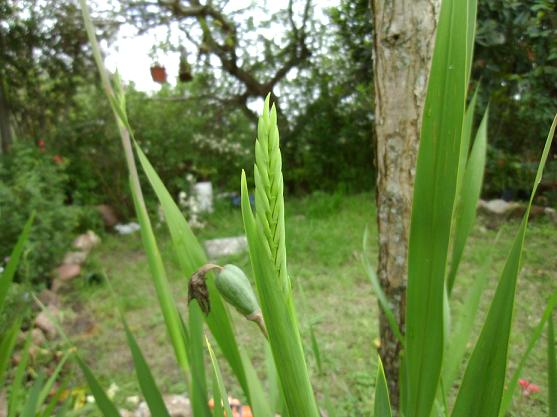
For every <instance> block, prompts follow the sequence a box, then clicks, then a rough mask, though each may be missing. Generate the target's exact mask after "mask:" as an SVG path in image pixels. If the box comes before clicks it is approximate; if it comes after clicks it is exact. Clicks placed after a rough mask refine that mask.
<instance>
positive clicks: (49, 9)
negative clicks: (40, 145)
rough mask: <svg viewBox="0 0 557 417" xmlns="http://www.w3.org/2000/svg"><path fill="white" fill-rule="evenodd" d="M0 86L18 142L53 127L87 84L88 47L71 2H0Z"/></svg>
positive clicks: (88, 73) (5, 108)
mask: <svg viewBox="0 0 557 417" xmlns="http://www.w3.org/2000/svg"><path fill="white" fill-rule="evenodd" d="M0 20H2V21H3V22H5V24H2V25H1V26H0V61H1V62H2V67H1V68H0V85H1V86H2V93H3V94H1V95H0V97H1V96H3V97H1V98H3V100H4V101H3V102H2V103H0V104H1V105H3V106H2V109H3V111H4V112H8V113H10V116H11V117H12V119H13V120H12V123H11V124H12V128H14V129H15V130H16V135H17V136H19V137H22V138H24V137H38V136H39V135H43V134H45V133H46V131H48V130H50V129H52V128H54V126H55V124H56V123H57V121H58V119H59V117H60V115H61V114H62V113H63V112H64V111H66V110H67V109H68V107H69V105H70V104H71V98H72V95H73V93H74V92H75V90H76V88H77V86H78V85H80V84H83V83H84V82H91V81H92V79H91V75H92V74H93V73H92V72H91V71H90V69H91V59H90V52H89V51H90V48H88V44H87V37H86V34H85V31H84V30H83V23H82V21H81V19H80V15H79V9H78V7H77V5H76V4H75V3H74V2H72V1H53V0H48V1H43V2H37V1H33V0H25V1H12V0H7V1H2V2H1V3H0Z"/></svg>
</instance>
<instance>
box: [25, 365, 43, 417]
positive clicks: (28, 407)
mask: <svg viewBox="0 0 557 417" xmlns="http://www.w3.org/2000/svg"><path fill="white" fill-rule="evenodd" d="M43 380H44V375H43V374H39V376H38V378H37V379H36V380H35V382H34V383H33V386H32V387H31V390H30V391H29V394H28V395H27V401H25V405H24V406H23V410H22V411H21V415H20V416H21V417H35V414H36V413H37V408H38V407H39V396H40V393H41V389H42V387H43Z"/></svg>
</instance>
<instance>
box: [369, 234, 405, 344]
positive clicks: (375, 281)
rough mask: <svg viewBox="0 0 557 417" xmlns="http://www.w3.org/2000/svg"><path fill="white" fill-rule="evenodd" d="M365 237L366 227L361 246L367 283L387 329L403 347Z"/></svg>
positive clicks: (401, 338)
mask: <svg viewBox="0 0 557 417" xmlns="http://www.w3.org/2000/svg"><path fill="white" fill-rule="evenodd" d="M367 236H368V232H367V227H366V229H365V230H364V239H363V243H362V246H363V248H362V264H363V266H364V271H365V272H366V274H367V276H368V278H369V281H370V282H371V287H372V288H373V292H374V293H375V296H376V297H377V300H378V301H379V305H380V306H381V310H382V311H383V314H385V317H386V319H387V323H389V327H390V328H391V331H392V332H393V334H394V335H395V337H396V338H397V340H398V341H399V342H400V344H401V345H402V346H404V338H403V337H402V333H401V332H400V329H399V327H398V323H397V321H396V319H395V315H394V313H393V309H392V306H391V303H390V302H389V300H388V299H387V296H386V295H385V293H384V292H383V288H381V284H380V283H379V278H377V274H376V273H375V270H374V269H373V266H372V265H371V262H370V260H369V258H368V255H367V254H368V244H367Z"/></svg>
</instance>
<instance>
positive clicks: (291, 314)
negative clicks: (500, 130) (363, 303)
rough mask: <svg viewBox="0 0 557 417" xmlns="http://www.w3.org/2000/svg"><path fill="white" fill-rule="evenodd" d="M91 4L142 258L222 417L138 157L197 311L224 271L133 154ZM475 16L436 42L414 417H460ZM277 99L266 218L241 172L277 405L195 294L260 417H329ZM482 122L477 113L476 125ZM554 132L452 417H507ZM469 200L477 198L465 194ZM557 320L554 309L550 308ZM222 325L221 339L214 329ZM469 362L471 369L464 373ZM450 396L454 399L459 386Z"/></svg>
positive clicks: (421, 220) (263, 123) (263, 139)
mask: <svg viewBox="0 0 557 417" xmlns="http://www.w3.org/2000/svg"><path fill="white" fill-rule="evenodd" d="M81 4H82V8H83V16H84V20H85V22H86V26H87V31H88V34H89V36H90V39H91V42H92V44H93V48H94V52H95V58H96V60H97V64H98V66H99V70H100V74H101V79H102V81H103V87H104V89H105V93H106V95H107V98H108V100H109V101H110V104H111V107H112V110H113V112H114V116H115V118H116V119H117V123H118V125H119V128H120V134H121V138H122V143H123V147H124V150H125V154H126V161H127V165H128V170H129V174H130V183H131V191H132V196H133V199H134V205H135V208H136V212H137V215H138V219H139V222H140V224H141V234H142V238H143V244H144V247H145V251H146V255H147V258H148V261H149V267H150V270H151V274H152V279H153V283H154V286H155V289H156V293H157V298H158V302H159V305H160V307H161V310H162V314H163V318H164V322H165V325H166V328H167V331H168V334H169V337H170V340H171V342H172V346H173V348H174V352H175V356H176V361H177V364H178V366H179V367H180V369H181V371H182V372H183V373H184V379H185V381H186V387H187V390H188V394H189V396H190V398H191V400H192V405H193V407H192V408H193V413H194V415H195V416H196V417H198V416H208V415H211V413H210V411H209V410H208V407H207V398H208V389H207V384H206V373H205V369H204V367H203V363H204V361H203V355H204V352H203V350H202V347H203V345H204V344H203V338H202V332H203V317H202V316H201V315H200V310H199V306H198V304H197V303H196V302H195V301H193V302H191V303H190V304H189V311H188V313H189V314H188V320H187V322H186V321H185V320H183V319H182V317H181V314H180V312H179V310H178V309H177V307H176V303H175V300H174V297H173V294H172V292H171V291H170V285H169V281H168V279H167V275H166V272H165V267H164V263H163V262H162V258H161V254H160V251H159V247H158V244H157V240H156V238H155V235H154V233H153V230H152V227H151V223H150V220H149V217H148V214H147V210H146V207H145V203H144V200H143V196H142V191H141V185H140V182H139V178H138V173H137V171H136V167H135V156H134V154H133V153H132V149H133V145H132V143H133V144H135V150H136V153H137V155H138V156H139V160H140V163H141V166H142V168H143V170H144V172H145V174H146V175H147V177H148V180H149V182H150V184H151V186H152V188H153V190H154V192H155V193H156V194H157V197H158V199H159V201H160V204H161V205H162V207H163V209H164V211H165V215H166V218H167V225H168V227H169V231H170V234H171V239H172V244H173V247H174V249H175V250H176V252H177V255H178V259H179V260H180V269H181V271H182V273H183V274H184V275H186V276H188V275H191V276H192V278H191V281H190V283H189V288H190V300H194V299H199V297H198V296H195V297H191V294H192V288H193V287H194V286H197V285H198V284H197V283H195V282H194V280H197V279H198V278H199V275H198V274H199V273H200V271H202V270H204V269H205V268H207V267H208V266H210V267H211V268H212V267H214V265H204V266H202V267H201V268H200V264H201V263H202V262H203V258H204V255H203V253H202V250H201V247H200V244H199V242H198V240H197V239H196V237H195V236H194V235H193V233H192V231H191V230H190V228H189V227H188V224H187V222H186V221H185V219H184V217H183V216H182V215H181V213H180V211H179V209H178V207H177V206H176V203H175V202H174V201H173V199H172V197H171V195H170V194H169V193H168V191H167V190H166V188H165V187H164V185H163V183H162V182H161V180H160V178H159V176H158V175H157V174H156V171H155V170H154V169H153V167H152V165H151V164H150V162H149V161H148V159H147V157H146V155H145V153H144V152H143V151H142V150H141V148H140V147H139V145H138V144H137V143H135V142H132V141H134V135H133V132H132V129H131V126H130V124H129V119H128V116H127V112H126V99H125V96H124V94H123V90H122V88H121V84H120V81H119V79H118V78H116V79H115V89H113V87H112V84H111V81H110V80H109V78H108V76H107V73H106V71H105V69H104V67H103V63H102V60H101V57H100V52H99V49H98V45H97V43H96V38H95V36H94V28H93V25H92V23H91V21H90V17H89V14H88V10H87V8H86V4H85V0H81ZM475 13H476V3H475V2H474V1H469V2H460V1H458V0H444V1H443V3H442V8H441V14H440V20H439V25H438V29H437V33H436V43H435V50H434V54H433V61H432V67H431V74H430V79H429V86H428V93H427V97H426V102H425V111H424V115H425V116H424V120H423V124H422V130H421V141H420V149H419V153H418V161H417V168H416V183H415V189H414V199H413V211H412V221H411V232H410V246H409V262H408V265H409V274H408V275H409V284H408V296H407V311H406V317H407V318H408V321H407V329H406V334H405V338H404V347H405V356H404V358H405V360H404V367H403V377H402V378H401V386H400V390H401V394H402V395H401V397H402V401H401V410H400V412H401V413H402V414H403V415H405V416H408V417H429V416H431V415H432V413H433V411H434V409H435V408H439V410H440V412H439V414H440V415H448V413H449V407H448V401H447V392H446V389H445V387H444V386H443V384H442V378H441V375H442V368H443V365H444V360H443V352H444V350H445V348H448V349H450V347H451V343H452V340H451V337H450V336H451V333H450V326H449V324H450V322H449V319H450V299H449V295H448V293H447V289H446V285H447V284H446V273H447V271H446V266H447V261H448V258H449V247H450V242H451V239H454V238H455V235H456V236H457V237H458V235H459V234H464V235H465V237H464V238H460V239H457V241H459V242H462V241H465V240H466V235H468V234H469V233H470V230H471V227H469V226H465V227H456V228H454V229H453V223H454V215H455V209H454V207H455V202H459V203H460V204H461V205H462V207H473V206H475V204H474V203H475V201H474V200H476V199H477V198H478V193H477V192H476V191H474V190H476V189H477V183H478V181H477V178H480V179H481V174H479V172H471V173H470V174H468V173H464V174H462V175H461V174H460V172H461V171H464V169H465V168H466V169H469V170H474V171H480V170H481V169H482V168H483V167H482V166H481V163H480V162H479V161H481V160H482V158H479V159H477V157H476V156H475V155H476V154H480V153H482V152H485V125H484V127H483V129H482V133H481V134H480V137H483V139H482V140H483V141H484V142H483V144H482V146H480V147H478V148H476V149H480V150H478V151H476V152H472V154H471V155H470V157H469V156H468V146H467V144H469V143H470V138H469V136H470V135H471V129H468V128H466V129H465V128H463V126H464V127H466V126H467V122H469V121H470V120H471V117H470V118H466V117H465V114H466V113H465V110H466V106H465V103H466V88H467V84H468V81H469V74H470V72H469V68H470V65H471V62H472V49H473V48H472V40H473V39H474V35H475V16H476V14H475ZM463 16H464V17H465V18H464V19H463V18H462V17H463ZM269 99H270V96H268V97H267V99H266V101H265V105H264V109H263V114H262V116H261V117H260V119H259V124H258V132H257V141H256V145H255V167H254V182H255V200H256V211H255V214H254V213H253V211H252V207H251V204H250V199H249V191H248V185H247V180H246V175H245V172H242V177H241V192H242V199H241V206H242V217H243V222H244V229H245V232H246V236H247V240H248V250H249V257H250V260H251V266H252V272H253V275H254V278H255V282H256V287H257V294H258V296H259V302H260V305H261V308H262V313H263V317H264V326H261V328H262V329H264V328H266V331H263V336H265V337H266V338H267V340H268V342H269V345H270V349H271V352H272V358H273V361H272V362H271V363H274V366H271V367H270V368H271V369H272V371H273V372H276V374H277V375H278V376H279V378H278V382H279V383H278V384H277V386H271V390H272V391H273V392H271V393H270V395H269V396H267V394H266V393H265V391H264V390H263V387H262V383H261V381H260V380H259V377H258V375H257V373H256V372H255V370H254V369H253V366H252V365H251V362H250V360H249V359H248V358H247V356H246V355H245V353H243V350H242V348H241V346H240V345H238V344H237V341H236V338H235V336H234V333H233V331H232V325H231V322H230V317H229V315H228V313H227V308H226V305H225V304H224V303H223V300H222V298H221V296H220V295H219V289H218V287H217V288H214V287H211V286H209V287H207V284H206V282H205V279H204V278H203V279H202V284H203V285H202V286H201V287H200V288H201V289H200V290H193V291H194V292H195V291H200V293H201V294H202V296H203V297H206V298H208V299H209V300H211V301H212V302H213V303H214V304H215V305H218V306H219V308H218V309H215V308H212V309H210V310H209V309H208V308H207V309H206V312H207V313H208V314H207V315H206V316H205V321H206V322H207V324H208V327H209V328H210V330H211V332H212V333H213V336H214V337H215V339H216V340H217V343H218V345H219V347H220V349H221V351H222V353H223V354H224V356H225V358H226V360H227V361H228V363H229V365H230V366H231V368H232V369H233V372H234V374H235V376H236V377H237V379H238V381H239V382H240V384H241V385H242V388H243V390H244V394H245V396H246V398H247V399H248V402H249V403H250V405H251V407H252V409H253V412H254V414H255V415H257V416H259V417H266V416H272V415H273V414H274V413H275V412H276V411H279V410H282V412H285V411H287V413H288V415H296V414H300V415H303V416H308V417H311V416H315V417H317V416H318V415H319V411H318V407H317V403H316V399H315V395H314V393H313V388H312V385H311V382H310V379H309V372H308V368H307V364H306V359H305V353H304V348H303V345H302V340H301V336H300V326H299V322H298V319H297V316H296V309H295V306H294V302H293V297H292V284H291V277H290V276H289V274H288V272H287V262H286V257H287V252H286V234H285V207H284V196H283V191H284V185H283V174H282V157H281V150H280V145H279V130H278V124H277V119H278V115H277V110H276V107H275V106H273V107H272V108H270V103H269V101H270V100H269ZM472 112H473V107H472V110H471V111H470V112H469V113H468V114H469V115H470V114H471V113H472ZM556 127H557V117H556V118H555V119H554V122H553V124H552V126H551V129H550V132H549V135H548V137H547V139H546V142H545V147H544V149H543V153H542V157H541V161H540V164H539V166H538V169H537V173H536V179H535V182H534V187H533V190H532V193H531V197H530V201H529V205H528V206H527V210H526V213H525V215H524V218H523V220H522V222H521V224H520V226H519V229H518V233H517V234H516V236H515V238H514V240H513V243H512V247H511V249H510V252H509V255H508V256H507V259H506V261H505V265H504V268H503V271H502V273H501V278H500V280H499V283H498V286H497V289H496V292H495V295H494V296H493V300H492V302H491V305H490V308H489V312H488V314H487V317H486V319H485V322H484V324H483V328H482V330H481V333H480V336H479V338H478V341H477V342H476V343H475V345H474V347H473V349H472V353H471V355H470V358H469V360H468V363H467V366H466V370H465V373H464V378H463V380H462V381H461V383H460V385H459V386H458V393H457V397H456V401H455V404H454V407H453V409H452V416H453V417H459V416H469V415H481V416H482V417H496V416H498V414H499V411H500V406H501V404H500V403H501V399H502V396H503V391H504V383H505V373H506V372H505V371H506V367H507V354H508V349H509V339H510V328H511V322H512V316H513V306H514V299H515V290H516V283H517V278H518V273H519V271H520V263H521V256H522V249H523V246H524V240H525V235H526V227H527V224H528V217H529V210H530V207H531V205H532V202H533V198H534V195H535V192H536V189H537V186H538V184H539V182H540V180H541V176H542V173H543V169H544V166H545V163H546V160H547V157H548V154H549V149H550V146H551V142H552V139H553V135H554V133H555V128H556ZM480 182H481V181H480ZM468 189H470V190H472V191H471V192H467V191H466V190H468ZM196 268H197V271H195V270H196ZM217 268H218V267H217ZM188 272H189V273H188ZM192 272H194V273H193V274H192ZM208 282H209V284H210V283H211V282H212V280H211V279H210V278H209V280H208ZM382 307H383V308H386V309H388V308H389V306H388V303H382ZM548 311H551V308H548ZM468 313H474V312H471V311H469V312H468ZM459 319H461V320H466V319H467V317H466V315H464V316H463V317H459ZM217 323H218V325H215V324H217ZM127 334H128V345H129V347H130V349H131V350H132V353H133V356H134V362H135V369H136V374H137V377H138V381H139V385H140V389H141V390H142V392H143V394H144V396H145V397H146V398H150V399H151V400H150V401H148V405H149V407H150V409H151V413H155V411H156V409H157V407H158V409H159V412H160V408H161V401H160V398H161V395H160V392H159V390H158V387H157V385H156V383H155V382H154V380H153V378H152V375H151V373H150V371H149V370H148V365H147V364H146V362H145V360H144V358H143V355H142V354H141V352H140V350H139V346H138V345H137V343H136V341H135V338H134V337H133V335H132V334H131V332H130V331H129V329H127ZM537 337H539V335H538V336H537ZM493 340H497V343H493ZM207 344H208V343H207ZM315 345H316V343H314V346H315ZM208 348H209V353H210V356H211V363H212V368H213V377H214V379H213V381H214V384H213V387H214V389H213V396H214V398H215V399H216V401H217V402H218V404H216V406H215V409H214V413H213V414H212V415H215V416H219V417H220V416H223V415H224V413H223V408H224V409H227V410H228V414H230V413H231V411H230V409H229V407H227V401H226V396H227V395H226V391H225V389H224V386H223V379H222V377H221V375H220V367H219V365H218V363H217V361H216V357H215V355H214V353H213V350H212V348H211V346H210V345H209V346H208ZM460 360H461V358H459V362H460ZM79 363H80V366H81V367H82V369H83V372H84V374H85V376H86V378H87V380H88V383H89V385H90V387H91V389H92V391H93V395H94V396H95V398H96V399H97V402H98V404H99V406H100V408H101V411H102V412H103V413H104V415H106V416H117V415H118V412H117V408H116V407H115V405H114V404H113V403H112V402H111V401H110V400H109V399H108V397H107V396H106V394H105V393H104V391H103V389H102V388H101V386H100V385H99V383H98V381H97V380H96V378H95V376H94V375H93V374H92V373H91V371H90V370H89V369H88V368H87V366H86V365H85V364H84V363H83V362H82V361H81V360H79ZM376 384H377V385H379V387H380V388H379V389H378V390H377V398H376V401H377V404H376V405H377V408H376V412H377V414H378V415H389V414H390V412H391V410H390V409H389V408H390V407H389V405H388V400H387V397H388V392H387V389H386V386H387V385H386V381H385V380H384V374H383V373H382V372H381V368H380V371H379V372H378V381H377V382H376ZM450 386H451V387H452V384H451V385H450ZM381 387H382V388H381ZM447 388H448V387H447ZM269 397H271V398H279V401H278V403H279V404H276V403H274V402H271V401H269V400H268V398H269ZM221 400H222V402H223V404H221ZM223 406H224V407H223ZM436 406H437V407H436ZM162 407H163V406H162Z"/></svg>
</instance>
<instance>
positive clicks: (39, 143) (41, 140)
mask: <svg viewBox="0 0 557 417" xmlns="http://www.w3.org/2000/svg"><path fill="white" fill-rule="evenodd" d="M37 145H38V146H39V149H40V151H41V152H44V151H45V141H44V139H39V140H38V141H37Z"/></svg>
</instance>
